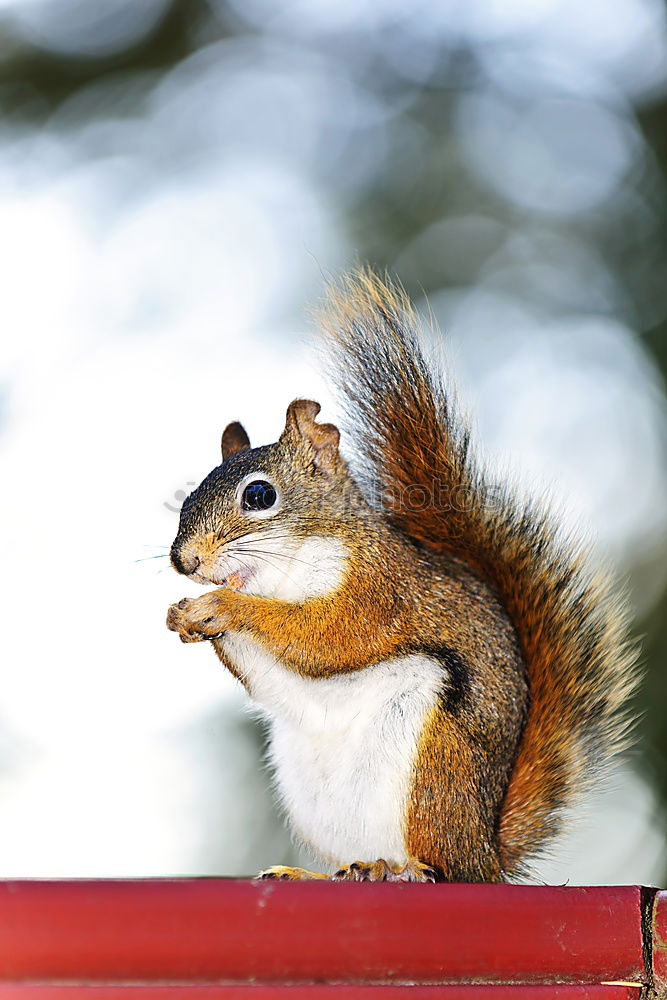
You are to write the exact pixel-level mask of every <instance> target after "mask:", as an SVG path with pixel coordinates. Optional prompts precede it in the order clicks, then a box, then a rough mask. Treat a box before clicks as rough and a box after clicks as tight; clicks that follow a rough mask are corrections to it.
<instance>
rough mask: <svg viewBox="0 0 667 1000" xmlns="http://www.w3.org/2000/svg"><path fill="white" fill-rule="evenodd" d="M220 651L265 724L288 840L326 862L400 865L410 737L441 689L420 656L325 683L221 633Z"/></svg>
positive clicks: (432, 665) (413, 741)
mask: <svg viewBox="0 0 667 1000" xmlns="http://www.w3.org/2000/svg"><path fill="white" fill-rule="evenodd" d="M224 646H225V652H226V654H227V655H228V656H229V658H230V659H231V660H232V662H233V663H234V664H235V666H236V667H237V669H238V670H239V672H240V673H241V674H242V675H243V676H244V678H246V679H247V684H248V689H249V692H250V696H251V698H252V700H253V702H254V703H255V704H256V706H257V707H258V708H259V709H260V711H261V712H262V714H263V715H264V716H265V717H266V718H267V720H268V722H269V727H270V758H271V762H272V765H273V769H274V774H275V781H276V785H277V788H278V792H279V794H280V798H281V800H282V803H283V805H284V807H285V810H286V812H287V814H288V816H289V818H290V820H291V823H292V825H293V827H294V829H295V831H296V833H297V834H298V835H299V836H300V837H302V838H303V839H304V840H305V841H306V842H307V843H308V844H310V846H311V847H313V848H314V849H315V850H316V851H317V852H318V853H319V854H321V855H322V856H323V857H325V858H327V859H328V860H329V861H331V862H333V863H334V864H349V863H350V862H351V861H354V860H357V859H359V860H364V861H373V860H375V859H377V858H384V859H385V860H386V861H389V862H396V863H402V862H404V861H405V860H407V853H406V845H405V816H406V807H407V797H408V794H409V788H410V782H411V773H412V766H413V762H414V757H415V751H416V747H417V740H418V737H419V734H420V732H421V730H422V728H423V725H424V720H425V717H426V715H427V714H428V712H429V710H430V709H431V708H432V706H433V705H434V703H435V700H436V699H437V697H438V691H439V690H440V689H441V687H442V684H443V680H444V678H443V673H442V666H441V665H440V664H438V663H437V662H435V661H433V660H430V659H429V658H428V657H423V656H407V657H403V658H401V659H395V660H388V661H386V662H384V663H378V664H375V665H373V666H370V667H366V668H365V669H364V670H360V671H356V672H354V673H349V674H339V675H337V676H335V677H332V678H326V679H319V680H314V679H309V678H303V677H300V676H299V675H298V674H295V673H293V672H292V671H290V670H288V669H287V668H285V667H283V666H282V665H281V664H280V663H278V662H277V661H276V660H275V659H274V658H273V657H272V656H271V655H269V654H268V653H267V652H266V651H265V650H264V649H263V648H262V647H261V646H260V645H259V644H258V643H256V642H255V641H254V640H252V639H249V638H248V637H246V636H241V635H234V634H231V633H229V634H228V635H227V636H226V637H225V640H224Z"/></svg>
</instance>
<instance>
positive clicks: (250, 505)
mask: <svg viewBox="0 0 667 1000" xmlns="http://www.w3.org/2000/svg"><path fill="white" fill-rule="evenodd" d="M277 499H278V494H277V493H276V491H275V489H274V487H273V486H272V485H271V483H267V482H266V481H265V480H264V479H257V480H255V482H254V483H249V484H248V486H246V488H245V489H244V491H243V496H242V497H241V506H242V507H243V509H244V510H268V509H269V507H273V505H274V503H275V502H276V500H277Z"/></svg>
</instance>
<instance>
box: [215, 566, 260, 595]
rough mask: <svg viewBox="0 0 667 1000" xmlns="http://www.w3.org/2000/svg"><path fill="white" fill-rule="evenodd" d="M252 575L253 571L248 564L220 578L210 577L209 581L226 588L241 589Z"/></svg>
mask: <svg viewBox="0 0 667 1000" xmlns="http://www.w3.org/2000/svg"><path fill="white" fill-rule="evenodd" d="M252 575H253V571H252V570H251V569H250V567H248V566H242V567H241V568H240V569H236V570H234V571H233V572H231V573H228V574H227V576H224V577H222V578H221V579H216V578H215V577H211V583H214V584H215V585H216V586H217V587H226V588H227V590H242V589H243V588H244V587H245V585H246V583H248V581H249V580H250V577H251V576H252Z"/></svg>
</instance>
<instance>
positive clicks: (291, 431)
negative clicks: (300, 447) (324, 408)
mask: <svg viewBox="0 0 667 1000" xmlns="http://www.w3.org/2000/svg"><path fill="white" fill-rule="evenodd" d="M320 409H321V407H320V404H319V403H315V402H314V401H313V400H312V399H295V400H293V402H291V403H290V405H289V406H288V407H287V418H286V420H285V430H284V431H283V433H282V434H281V438H280V439H281V441H283V440H289V439H292V440H299V439H300V440H302V441H306V442H308V444H310V446H311V448H312V449H313V451H314V453H315V465H316V466H317V468H318V469H320V470H321V471H322V472H332V471H333V469H334V468H335V466H336V463H337V461H338V442H339V441H340V433H339V431H338V428H337V427H334V425H333V424H317V423H315V417H316V416H317V414H318V413H319V412H320Z"/></svg>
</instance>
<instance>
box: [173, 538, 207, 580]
mask: <svg viewBox="0 0 667 1000" xmlns="http://www.w3.org/2000/svg"><path fill="white" fill-rule="evenodd" d="M200 562H201V559H200V558H199V556H196V555H193V554H192V553H186V552H183V551H182V549H181V548H180V547H178V548H177V547H176V546H175V545H173V546H172V548H171V563H172V566H173V567H174V569H175V570H178V572H179V573H182V574H183V576H189V575H190V573H194V571H195V570H196V569H197V567H198V566H199V563H200Z"/></svg>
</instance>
